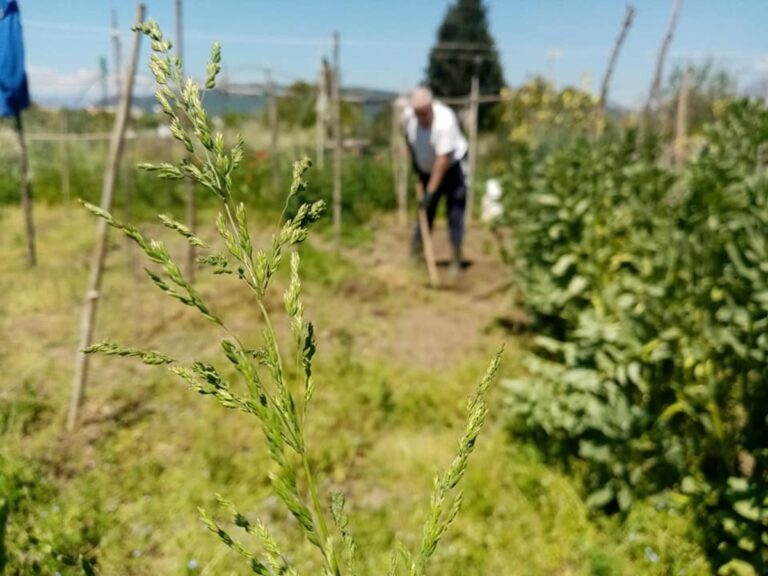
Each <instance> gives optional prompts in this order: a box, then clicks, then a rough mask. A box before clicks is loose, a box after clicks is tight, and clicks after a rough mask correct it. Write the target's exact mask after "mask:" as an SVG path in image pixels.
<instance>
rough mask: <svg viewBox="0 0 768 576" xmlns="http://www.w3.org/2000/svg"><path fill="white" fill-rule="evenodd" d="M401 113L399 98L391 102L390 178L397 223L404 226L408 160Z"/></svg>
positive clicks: (406, 206) (406, 205) (401, 103)
mask: <svg viewBox="0 0 768 576" xmlns="http://www.w3.org/2000/svg"><path fill="white" fill-rule="evenodd" d="M402 113H403V99H402V98H401V97H399V98H396V99H395V100H394V101H393V102H392V135H391V138H392V176H393V180H394V184H395V198H397V219H398V223H399V224H400V225H401V226H405V225H406V223H407V221H408V200H407V198H408V160H407V158H406V149H405V140H404V139H403V134H402V127H401V125H400V118H401V116H402Z"/></svg>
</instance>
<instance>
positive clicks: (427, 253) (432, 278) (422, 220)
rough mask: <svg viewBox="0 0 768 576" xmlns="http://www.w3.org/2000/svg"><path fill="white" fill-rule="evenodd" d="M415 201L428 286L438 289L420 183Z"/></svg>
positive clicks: (438, 284)
mask: <svg viewBox="0 0 768 576" xmlns="http://www.w3.org/2000/svg"><path fill="white" fill-rule="evenodd" d="M416 201H417V202H418V205H419V231H420V232H421V246H422V248H423V249H424V260H426V262H427V273H428V274H429V284H430V286H432V288H438V287H439V286H440V276H439V275H438V273H437V263H436V262H435V250H434V247H433V246H432V234H431V233H430V230H429V221H428V220H427V211H426V209H425V208H424V186H422V184H421V182H417V183H416Z"/></svg>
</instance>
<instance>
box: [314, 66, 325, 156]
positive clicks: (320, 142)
mask: <svg viewBox="0 0 768 576" xmlns="http://www.w3.org/2000/svg"><path fill="white" fill-rule="evenodd" d="M327 117H328V64H327V63H326V61H325V58H323V59H322V60H321V61H320V76H319V78H318V80H317V101H316V103H315V162H317V166H318V168H320V169H323V168H324V167H325V137H326V134H327V133H328V119H327Z"/></svg>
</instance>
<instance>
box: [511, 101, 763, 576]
mask: <svg viewBox="0 0 768 576" xmlns="http://www.w3.org/2000/svg"><path fill="white" fill-rule="evenodd" d="M766 146H768V111H767V110H766V109H765V108H764V107H763V106H762V105H760V104H756V103H753V102H748V101H744V102H738V103H734V104H733V105H732V106H731V107H730V109H729V110H728V111H727V113H725V114H724V116H723V118H722V119H721V120H720V121H718V122H717V123H715V124H713V125H712V126H710V127H709V128H708V129H707V130H706V145H705V147H704V149H703V150H702V152H701V153H700V154H699V155H698V157H696V158H695V159H693V160H692V161H691V162H690V163H689V165H688V166H687V167H686V169H685V171H684V172H683V173H682V174H681V175H679V176H678V175H674V174H671V173H667V172H665V171H664V170H661V169H659V168H657V167H656V164H655V162H654V158H653V155H652V154H649V151H650V152H652V151H653V148H652V147H651V148H648V146H647V144H646V143H645V142H643V141H640V140H638V138H637V137H636V135H634V134H632V133H631V132H628V133H625V134H623V135H619V136H618V137H617V136H613V135H609V136H607V137H606V138H604V139H602V140H600V141H598V142H590V141H584V142H581V143H579V144H578V145H574V146H567V147H565V148H564V149H561V150H559V151H556V152H555V153H553V154H552V155H551V156H550V157H548V158H547V159H546V160H544V161H543V162H542V163H541V164H538V165H535V167H534V169H533V170H528V171H527V172H525V171H522V169H521V171H522V172H523V177H522V178H521V181H522V182H523V183H524V186H523V187H522V191H521V192H522V193H520V194H518V195H514V196H511V197H510V198H509V202H508V208H509V211H510V216H509V224H510V225H511V226H513V227H514V236H515V244H514V249H515V253H516V259H517V260H516V261H517V266H518V268H517V272H518V277H519V278H520V280H521V285H522V288H523V292H524V294H525V301H526V304H527V306H528V307H529V309H530V311H531V313H532V316H533V318H534V320H535V323H536V324H535V325H536V327H537V330H539V332H540V336H539V337H538V338H537V339H536V341H535V351H536V355H535V356H534V357H532V358H531V373H532V376H531V378H527V379H521V380H517V381H514V382H510V383H507V388H508V390H509V393H510V394H509V398H510V407H511V408H510V409H511V411H512V412H513V415H514V420H515V422H516V423H517V426H519V427H521V428H522V430H523V431H525V432H527V433H530V434H531V435H532V436H533V437H534V438H536V439H537V440H538V441H539V442H540V443H541V444H542V446H544V447H545V449H546V450H547V451H550V452H551V453H553V454H555V455H558V456H563V457H565V458H566V459H567V460H568V461H571V460H572V459H573V458H578V459H579V460H582V461H586V462H587V463H588V464H589V466H588V472H587V474H586V476H585V482H586V486H587V490H588V492H589V500H588V501H589V502H590V504H592V505H594V506H596V507H601V508H606V509H609V510H611V509H614V510H615V509H619V510H625V511H626V510H628V509H629V507H630V506H631V504H632V501H633V499H634V498H635V497H636V496H637V495H644V494H649V493H656V492H659V491H662V490H667V489H673V490H676V491H679V492H681V493H683V494H685V495H686V497H687V498H688V499H689V501H690V503H691V505H692V506H693V507H694V509H695V510H696V511H697V515H698V518H699V520H700V521H699V527H700V530H701V535H702V539H703V542H704V544H705V546H706V548H707V550H708V551H709V553H710V555H711V557H712V559H713V561H714V563H715V565H717V566H731V567H732V566H735V565H737V564H733V563H739V562H742V563H746V564H747V565H749V566H751V569H752V570H753V573H757V574H762V573H765V572H766V571H767V570H768V489H766V486H768V483H767V482H766V480H768V478H767V477H766V474H767V473H768V459H767V456H768V444H767V443H766V438H768V421H767V418H768V380H766V378H767V377H768V356H766V354H768V337H766V336H765V334H766V332H765V327H766V326H767V325H768V300H766V297H765V294H766V293H768V268H766V266H765V262H767V261H768V243H767V242H766V240H765V238H766V237H768V173H767V172H766ZM522 168H525V166H524V165H523V166H522ZM513 178H514V175H513ZM730 569H731V568H730V567H729V568H723V570H724V572H723V573H728V572H727V571H728V570H730Z"/></svg>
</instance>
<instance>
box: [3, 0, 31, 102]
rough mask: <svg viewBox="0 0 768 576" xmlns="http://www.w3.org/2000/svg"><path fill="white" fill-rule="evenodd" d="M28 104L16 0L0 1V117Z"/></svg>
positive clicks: (27, 89) (22, 44)
mask: <svg viewBox="0 0 768 576" xmlns="http://www.w3.org/2000/svg"><path fill="white" fill-rule="evenodd" d="M28 107H29V88H28V87H27V73H26V70H25V69H24V38H23V37H22V33H21V16H20V14H19V5H18V4H17V3H16V0H0V116H15V115H16V114H18V113H19V112H20V111H22V110H24V109H25V108H28Z"/></svg>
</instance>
